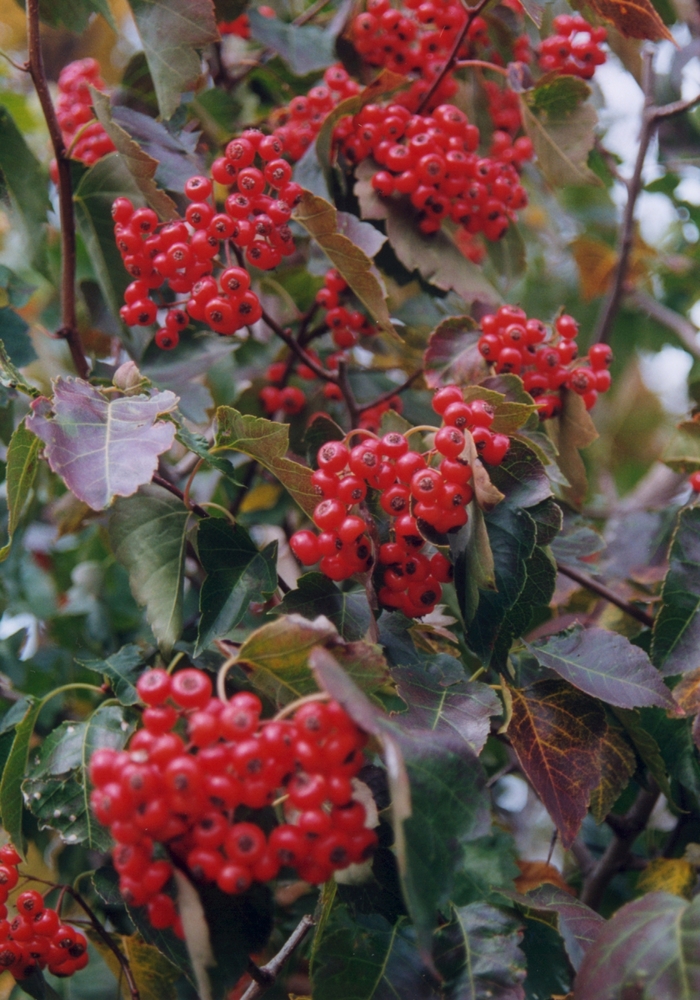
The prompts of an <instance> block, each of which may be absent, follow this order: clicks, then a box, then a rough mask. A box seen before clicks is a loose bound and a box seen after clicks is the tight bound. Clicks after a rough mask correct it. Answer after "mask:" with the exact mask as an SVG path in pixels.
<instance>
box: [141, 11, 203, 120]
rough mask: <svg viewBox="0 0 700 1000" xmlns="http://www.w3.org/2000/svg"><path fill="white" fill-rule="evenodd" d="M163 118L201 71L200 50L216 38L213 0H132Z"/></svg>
mask: <svg viewBox="0 0 700 1000" xmlns="http://www.w3.org/2000/svg"><path fill="white" fill-rule="evenodd" d="M129 6H130V7H131V10H132V13H133V15H134V20H135V22H136V28H137V30H138V33H139V35H140V36H141V42H142V44H143V49H144V52H145V53H146V60H147V61H148V68H149V70H150V73H151V77H152V79H153V85H154V87H155V90H156V96H157V98H158V107H159V108H160V114H161V117H162V118H165V119H168V118H172V116H173V114H174V112H175V111H176V110H177V108H178V106H179V104H180V96H181V94H182V93H184V92H185V91H186V90H194V89H195V86H196V84H197V81H198V80H199V77H200V76H201V73H202V67H201V61H200V56H199V52H198V50H201V49H203V48H204V46H205V45H209V44H211V43H212V42H215V41H217V39H218V37H219V33H218V31H217V29H216V20H215V16H214V5H213V3H212V0H129Z"/></svg>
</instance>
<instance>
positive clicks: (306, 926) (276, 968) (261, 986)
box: [241, 914, 314, 1000]
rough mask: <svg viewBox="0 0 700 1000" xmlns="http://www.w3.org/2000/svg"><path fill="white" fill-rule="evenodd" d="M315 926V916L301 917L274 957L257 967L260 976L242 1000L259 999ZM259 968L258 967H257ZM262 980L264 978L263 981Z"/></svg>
mask: <svg viewBox="0 0 700 1000" xmlns="http://www.w3.org/2000/svg"><path fill="white" fill-rule="evenodd" d="M313 926H314V918H313V917H311V916H309V915H308V914H307V915H306V916H304V917H302V918H301V920H300V921H299V924H298V925H297V928H296V930H294V931H293V932H292V934H291V935H290V937H289V939H288V940H287V942H286V943H285V944H284V945H283V946H282V948H280V950H279V951H278V952H277V954H276V955H275V957H274V958H271V959H270V961H269V962H268V963H267V965H263V966H262V967H261V968H259V969H257V972H258V976H256V979H258V981H254V982H252V983H251V984H250V986H249V987H248V989H247V990H246V991H245V993H244V994H243V996H242V997H241V1000H257V998H258V997H261V996H262V995H263V993H266V992H267V990H268V989H269V988H270V987H271V986H272V985H273V984H274V982H275V981H276V979H277V976H278V975H279V974H280V971H281V970H282V968H283V966H284V965H285V963H286V962H287V959H288V958H290V956H291V955H292V953H293V952H294V951H295V950H296V949H297V948H298V946H299V945H300V944H301V942H302V941H303V940H304V938H305V937H306V935H307V934H308V933H309V931H310V930H311V928H312V927H313ZM256 968H257V967H256ZM258 977H259V978H258ZM260 980H264V981H263V982H261V981H260Z"/></svg>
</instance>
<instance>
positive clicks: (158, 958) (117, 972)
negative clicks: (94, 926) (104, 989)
mask: <svg viewBox="0 0 700 1000" xmlns="http://www.w3.org/2000/svg"><path fill="white" fill-rule="evenodd" d="M88 936H89V938H90V941H91V942H92V944H93V946H94V947H95V948H96V949H97V951H99V953H100V955H101V956H102V958H103V959H104V961H105V962H106V963H107V965H108V966H109V968H110V970H111V971H112V973H113V974H114V978H115V979H116V980H117V982H118V983H120V985H121V994H122V998H123V1000H131V993H130V990H129V984H128V983H127V982H126V979H125V978H124V973H123V971H122V968H121V965H120V964H119V962H118V961H117V959H116V957H115V955H114V952H113V951H112V950H111V948H108V947H107V945H106V944H105V943H104V941H103V940H102V938H101V937H100V936H99V934H95V933H94V932H93V933H90V932H88ZM113 940H114V943H115V944H116V945H117V947H118V948H119V950H120V951H121V953H122V954H123V955H124V957H125V958H126V960H127V962H128V963H129V967H130V969H131V973H132V975H133V977H134V981H135V983H136V987H137V989H138V991H139V994H140V997H141V1000H176V997H177V991H176V989H175V984H176V982H177V980H178V979H179V978H180V976H181V973H180V970H179V969H178V968H177V967H176V966H175V965H173V964H172V962H170V961H169V960H168V959H167V958H166V957H165V956H164V955H162V954H161V952H159V951H158V949H157V948H154V946H153V945H152V944H147V943H146V942H145V941H144V940H143V939H142V938H141V937H140V936H139V935H138V934H131V935H129V936H127V935H125V934H119V935H113Z"/></svg>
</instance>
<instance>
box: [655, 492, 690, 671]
mask: <svg viewBox="0 0 700 1000" xmlns="http://www.w3.org/2000/svg"><path fill="white" fill-rule="evenodd" d="M651 652H652V659H653V660H654V662H655V663H656V665H657V666H658V667H659V668H660V670H661V672H662V674H664V675H665V676H667V677H671V676H673V675H674V674H684V673H687V672H689V671H691V670H695V669H697V668H698V667H700V507H686V508H685V510H682V511H681V512H680V514H679V515H678V524H677V526H676V530H675V533H674V536H673V541H672V543H671V550H670V552H669V567H668V572H667V574H666V579H665V580H664V586H663V590H662V592H661V610H660V611H659V613H658V615H657V616H656V619H655V621H654V637H653V641H652V647H651Z"/></svg>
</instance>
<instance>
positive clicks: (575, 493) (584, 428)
mask: <svg viewBox="0 0 700 1000" xmlns="http://www.w3.org/2000/svg"><path fill="white" fill-rule="evenodd" d="M561 393H562V409H561V413H560V415H559V416H558V417H557V418H555V419H554V420H548V421H547V424H548V430H549V432H550V434H551V435H552V437H553V439H554V444H555V445H556V448H557V451H558V453H559V457H558V459H557V462H558V464H559V468H560V469H561V471H562V472H563V473H564V475H565V476H566V478H567V480H568V482H569V483H570V486H569V488H568V489H565V490H564V495H565V497H566V499H567V500H568V501H569V503H571V504H572V505H573V506H574V507H576V508H579V507H580V506H581V504H582V503H583V500H584V499H585V496H586V492H587V490H588V480H587V479H586V468H585V466H584V464H583V460H582V459H581V456H580V455H579V450H580V449H581V448H586V447H588V445H589V444H592V442H593V441H595V440H596V438H597V437H598V431H597V430H596V428H595V424H594V423H593V421H592V419H591V416H590V414H589V413H588V411H587V410H586V404H585V403H584V402H583V399H582V398H581V396H579V395H578V393H575V392H571V391H570V390H568V389H562V391H561Z"/></svg>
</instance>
